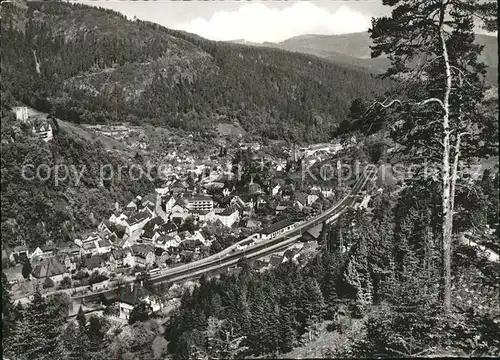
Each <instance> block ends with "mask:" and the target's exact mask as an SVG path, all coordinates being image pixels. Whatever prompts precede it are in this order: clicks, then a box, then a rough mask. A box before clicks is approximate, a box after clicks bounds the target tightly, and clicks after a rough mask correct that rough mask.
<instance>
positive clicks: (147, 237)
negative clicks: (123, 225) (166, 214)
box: [141, 229, 160, 243]
mask: <svg viewBox="0 0 500 360" xmlns="http://www.w3.org/2000/svg"><path fill="white" fill-rule="evenodd" d="M158 237H160V234H159V233H158V231H157V230H151V229H149V230H146V231H144V232H143V233H142V235H141V240H142V241H144V242H148V243H153V242H154V241H155V240H156V239H158Z"/></svg>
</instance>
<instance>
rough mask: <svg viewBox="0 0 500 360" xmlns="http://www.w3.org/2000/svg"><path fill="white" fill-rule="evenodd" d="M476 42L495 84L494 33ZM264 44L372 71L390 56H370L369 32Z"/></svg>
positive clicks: (379, 68) (489, 78)
mask: <svg viewBox="0 0 500 360" xmlns="http://www.w3.org/2000/svg"><path fill="white" fill-rule="evenodd" d="M475 43H476V44H478V45H481V46H483V50H482V52H481V55H480V57H479V58H480V60H481V61H483V62H484V63H485V64H486V65H487V66H488V68H487V73H486V80H487V81H488V82H489V83H490V84H492V85H496V84H498V44H497V38H496V37H495V36H490V35H483V34H476V36H475ZM262 45H263V46H267V47H274V48H279V49H283V50H288V51H295V52H301V53H304V54H311V55H316V56H319V57H322V58H325V59H328V60H331V61H334V62H336V63H345V64H352V65H355V66H359V67H364V68H367V69H369V70H370V71H372V72H374V73H380V72H383V71H385V70H387V68H388V66H389V59H387V58H386V57H381V58H375V59H372V58H371V54H370V46H372V45H373V42H372V40H371V39H370V36H369V34H368V32H362V33H352V34H342V35H314V34H311V35H300V36H296V37H292V38H290V39H287V40H285V41H282V42H280V43H269V42H268V43H264V44H262Z"/></svg>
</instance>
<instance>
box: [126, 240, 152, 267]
mask: <svg viewBox="0 0 500 360" xmlns="http://www.w3.org/2000/svg"><path fill="white" fill-rule="evenodd" d="M131 250H132V255H134V257H135V264H136V266H142V267H149V266H151V265H153V264H154V262H155V257H156V255H155V249H154V247H152V246H151V245H145V244H135V245H132V248H131Z"/></svg>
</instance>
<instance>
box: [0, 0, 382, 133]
mask: <svg viewBox="0 0 500 360" xmlns="http://www.w3.org/2000/svg"><path fill="white" fill-rule="evenodd" d="M1 26H2V46H1V55H2V64H1V67H2V69H1V70H2V85H3V87H4V89H5V90H7V91H9V92H10V93H11V94H12V95H13V96H14V98H16V99H18V100H20V101H22V102H23V103H25V104H28V105H31V106H33V107H35V108H37V109H38V110H40V111H44V112H52V113H54V115H55V116H56V117H58V118H60V119H63V120H68V121H72V122H75V123H105V122H117V121H119V122H122V121H129V122H131V123H141V122H148V123H151V124H154V125H160V126H165V127H178V128H184V129H187V130H200V129H206V128H210V127H213V126H215V125H216V124H217V123H218V122H221V121H222V122H232V121H234V120H237V121H238V122H239V123H240V124H241V125H242V126H243V128H244V129H245V130H246V131H250V132H253V133H255V134H258V135H262V136H265V137H269V138H275V139H288V140H291V141H299V142H314V141H324V140H328V139H329V138H330V137H331V134H332V131H333V130H334V128H335V127H336V125H338V124H339V123H340V121H342V120H343V119H344V118H345V116H346V115H347V113H348V110H349V106H350V103H351V102H352V101H353V100H354V99H355V98H357V97H368V96H372V95H373V94H375V93H381V92H384V91H385V90H386V89H387V88H388V87H389V83H388V82H385V81H382V80H380V79H375V78H373V76H371V74H369V73H368V72H367V71H365V70H364V69H354V68H353V67H352V66H345V65H338V64H334V63H332V62H329V61H325V60H323V59H320V58H318V57H315V56H311V55H306V54H292V53H290V52H286V51H282V50H279V49H270V48H262V47H249V46H243V45H238V44H230V43H224V42H214V41H209V40H206V39H203V38H201V37H199V36H196V35H192V34H188V33H185V32H181V31H174V30H170V29H166V28H163V27H161V26H159V25H156V24H152V23H147V22H142V21H129V20H127V18H126V17H125V16H124V15H121V14H119V13H117V12H113V11H110V10H104V9H100V8H95V7H89V6H85V5H80V4H67V3H55V2H50V3H41V2H40V3H38V2H37V3H31V2H30V3H28V4H27V6H26V7H24V8H22V7H16V6H14V5H12V4H4V5H3V6H2V25H1Z"/></svg>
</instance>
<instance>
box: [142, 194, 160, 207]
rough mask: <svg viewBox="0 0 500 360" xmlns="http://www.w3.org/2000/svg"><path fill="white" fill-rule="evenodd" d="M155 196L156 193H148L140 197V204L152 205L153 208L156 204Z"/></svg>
mask: <svg viewBox="0 0 500 360" xmlns="http://www.w3.org/2000/svg"><path fill="white" fill-rule="evenodd" d="M156 198H157V195H156V193H151V194H148V195H146V196H145V197H143V198H142V205H143V206H148V205H152V206H153V209H154V207H155V205H156Z"/></svg>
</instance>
